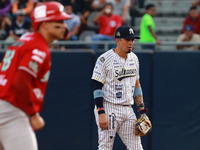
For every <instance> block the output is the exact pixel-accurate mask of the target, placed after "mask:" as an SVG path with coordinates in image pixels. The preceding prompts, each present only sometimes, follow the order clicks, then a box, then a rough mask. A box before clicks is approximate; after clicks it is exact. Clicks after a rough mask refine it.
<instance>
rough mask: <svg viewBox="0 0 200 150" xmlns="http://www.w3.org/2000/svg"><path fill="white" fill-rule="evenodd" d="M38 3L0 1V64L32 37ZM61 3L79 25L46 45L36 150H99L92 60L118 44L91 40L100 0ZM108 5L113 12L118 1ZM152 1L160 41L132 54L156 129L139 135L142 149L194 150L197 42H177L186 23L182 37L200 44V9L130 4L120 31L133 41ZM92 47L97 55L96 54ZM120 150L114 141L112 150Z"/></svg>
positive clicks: (198, 126)
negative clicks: (129, 32)
mask: <svg viewBox="0 0 200 150" xmlns="http://www.w3.org/2000/svg"><path fill="white" fill-rule="evenodd" d="M121 1H123V0H121ZM40 2H42V1H37V0H35V1H33V0H11V1H10V0H0V13H1V15H0V22H1V24H0V27H1V30H0V51H1V52H0V58H1V59H2V57H3V54H4V51H5V49H6V48H7V47H8V45H10V44H12V43H13V42H14V41H15V40H16V39H18V38H19V37H20V36H21V35H23V34H26V33H27V32H32V28H31V26H30V18H29V15H30V12H31V11H32V9H33V8H34V6H35V5H37V4H38V3H40ZM60 2H61V3H63V5H64V6H65V11H69V13H70V10H71V11H72V12H73V14H74V15H76V16H75V17H74V18H76V19H75V20H71V21H68V22H66V24H67V25H68V27H70V29H71V34H69V36H68V37H66V38H65V39H62V40H59V41H55V42H54V43H53V44H52V45H51V46H50V48H51V52H52V70H51V76H50V81H49V84H48V88H47V94H46V97H45V103H44V107H43V111H42V113H41V115H42V116H43V118H44V119H45V121H46V126H45V128H44V129H42V130H41V131H38V132H37V133H36V134H37V138H38V145H39V149H40V150H55V149H57V150H96V149H97V145H98V143H97V141H98V137H97V127H96V124H95V120H94V115H93V109H94V102H93V96H92V93H93V92H92V86H91V75H92V71H93V67H94V64H95V61H96V59H97V57H98V56H99V55H101V54H102V53H103V52H105V51H106V50H108V49H109V48H110V47H112V46H113V45H115V41H114V39H113V40H109V41H108V40H102V39H100V38H99V39H97V40H96V38H94V37H95V36H94V35H97V34H99V29H100V28H101V27H100V26H98V25H95V24H94V22H93V20H94V18H95V16H97V14H98V13H99V12H100V11H101V10H102V6H103V4H104V2H103V1H102V0H99V1H98V0H90V1H89V0H76V1H75V2H74V1H73V2H72V1H71V0H70V1H68V0H63V1H60ZM111 2H112V3H113V5H114V6H115V5H116V7H117V6H118V5H117V4H118V3H117V4H116V1H115V0H113V1H111ZM101 3H102V4H101ZM150 3H153V4H154V5H155V8H156V15H155V16H154V17H153V19H154V21H155V26H156V28H155V29H156V30H155V33H156V36H157V38H158V39H159V40H160V41H161V43H160V44H156V43H150V45H151V44H152V45H155V47H156V48H155V49H154V50H152V49H143V48H142V45H145V44H149V43H148V42H147V43H141V42H139V41H135V45H134V49H133V52H135V53H136V55H137V56H138V58H139V61H140V82H141V85H142V88H143V94H144V101H145V104H146V106H147V108H148V113H147V114H148V116H149V117H150V119H151V121H152V124H153V130H152V132H151V133H150V134H149V135H147V136H146V137H142V144H143V147H144V150H199V149H200V142H199V139H200V134H199V132H200V117H199V116H200V111H199V108H200V100H199V99H200V98H199V93H200V92H199V91H200V88H199V85H200V80H199V77H200V71H199V68H200V52H199V46H200V44H199V43H200V42H199V41H192V40H191V41H190V40H188V41H187V40H185V41H184V40H183V41H181V40H179V41H178V38H179V36H180V35H182V36H184V35H185V34H186V33H185V30H186V29H187V28H185V26H186V25H190V26H192V28H191V27H190V28H189V30H188V29H187V31H191V34H192V35H193V34H195V36H196V37H197V38H194V39H197V40H198V36H199V33H200V32H199V31H200V26H199V25H200V24H199V23H200V19H199V14H197V15H196V12H199V7H200V6H199V4H198V1H195V0H130V3H128V4H129V6H128V9H127V15H126V17H125V18H123V16H121V18H122V23H123V24H124V25H129V26H131V27H133V29H134V31H135V34H136V35H139V34H140V24H141V20H142V17H143V15H144V14H145V12H146V10H145V6H146V5H147V4H150ZM125 5H126V3H124V5H123V6H125ZM68 6H69V7H68ZM83 6H84V7H83ZM26 8H27V9H26ZM114 8H115V7H114ZM3 12H4V13H3ZM113 14H114V13H113ZM77 20H78V21H77ZM19 24H22V25H23V26H20V25H19ZM20 27H21V28H20ZM198 29H199V31H198ZM105 36H107V35H105ZM95 45H98V49H93V46H95ZM178 45H179V47H178ZM180 45H181V46H180ZM133 108H134V110H135V112H136V114H138V113H137V110H136V108H135V106H133ZM125 149H126V148H125V146H124V144H123V143H122V142H121V140H120V139H119V137H116V140H115V144H114V150H125Z"/></svg>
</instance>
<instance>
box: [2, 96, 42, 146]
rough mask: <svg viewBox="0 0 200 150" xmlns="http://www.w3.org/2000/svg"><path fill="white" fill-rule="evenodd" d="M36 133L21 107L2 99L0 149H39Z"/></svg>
mask: <svg viewBox="0 0 200 150" xmlns="http://www.w3.org/2000/svg"><path fill="white" fill-rule="evenodd" d="M37 149H38V148H37V141H36V136H35V133H34V131H33V129H32V127H31V125H30V122H29V118H28V116H27V115H26V113H25V112H23V111H22V110H21V109H19V108H16V107H14V106H13V105H12V104H10V103H9V102H7V101H3V100H0V150H37Z"/></svg>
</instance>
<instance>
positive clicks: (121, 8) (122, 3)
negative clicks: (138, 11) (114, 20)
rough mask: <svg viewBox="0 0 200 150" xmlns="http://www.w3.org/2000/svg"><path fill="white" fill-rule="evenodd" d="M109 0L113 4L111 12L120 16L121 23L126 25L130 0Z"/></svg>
mask: <svg viewBox="0 0 200 150" xmlns="http://www.w3.org/2000/svg"><path fill="white" fill-rule="evenodd" d="M109 2H111V3H112V4H113V8H114V11H113V14H116V15H119V16H121V18H122V22H123V25H126V24H127V23H128V22H127V20H128V16H129V8H130V6H131V3H130V0H109Z"/></svg>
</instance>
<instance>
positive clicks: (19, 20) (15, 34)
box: [6, 11, 30, 42]
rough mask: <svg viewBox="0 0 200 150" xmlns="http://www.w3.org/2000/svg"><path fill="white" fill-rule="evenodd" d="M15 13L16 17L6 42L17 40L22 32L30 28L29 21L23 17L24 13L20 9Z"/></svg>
mask: <svg viewBox="0 0 200 150" xmlns="http://www.w3.org/2000/svg"><path fill="white" fill-rule="evenodd" d="M16 15H17V16H16V19H15V21H13V23H12V26H11V28H10V30H9V36H8V37H7V38H6V42H14V41H15V40H18V39H19V38H20V37H21V35H22V34H24V33H26V32H29V30H30V22H29V21H27V20H26V19H25V14H24V13H23V12H22V11H21V12H20V11H19V12H17V13H16Z"/></svg>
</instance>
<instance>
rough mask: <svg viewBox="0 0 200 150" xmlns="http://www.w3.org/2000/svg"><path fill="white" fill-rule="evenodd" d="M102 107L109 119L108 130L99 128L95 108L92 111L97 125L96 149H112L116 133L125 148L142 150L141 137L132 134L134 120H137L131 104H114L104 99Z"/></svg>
mask: <svg viewBox="0 0 200 150" xmlns="http://www.w3.org/2000/svg"><path fill="white" fill-rule="evenodd" d="M104 108H105V113H106V116H107V119H108V121H109V130H101V128H100V127H99V121H98V120H99V119H98V113H97V109H96V107H95V109H94V113H95V117H96V123H97V126H98V136H99V137H98V138H99V140H98V143H99V146H98V149H99V150H112V149H113V144H114V139H115V135H116V133H118V135H119V136H120V138H121V140H122V141H123V143H124V144H125V145H126V148H127V150H143V148H142V144H141V139H140V137H139V136H136V135H135V134H134V129H135V127H134V125H133V124H134V122H135V121H136V120H137V119H136V115H135V113H134V111H133V108H132V107H131V106H122V105H115V104H112V103H109V102H106V101H104Z"/></svg>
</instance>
